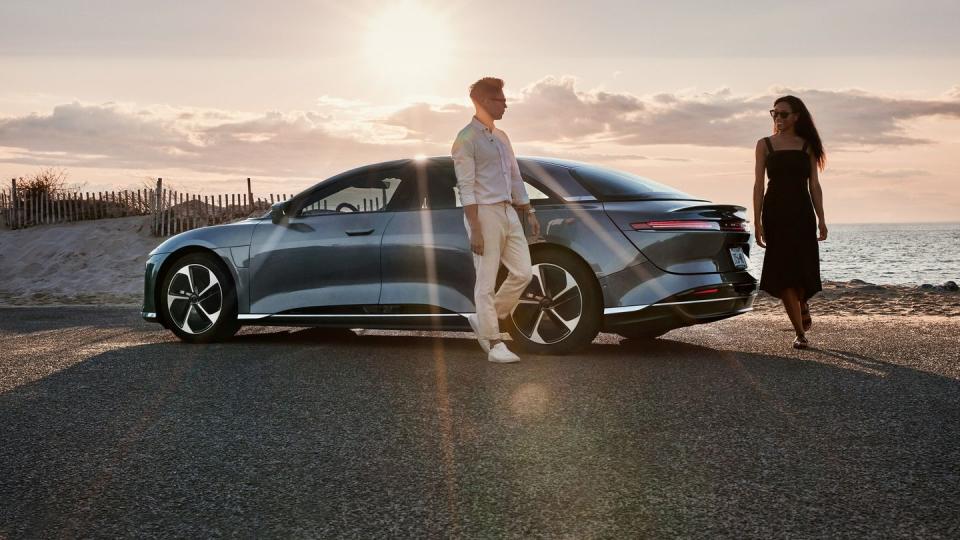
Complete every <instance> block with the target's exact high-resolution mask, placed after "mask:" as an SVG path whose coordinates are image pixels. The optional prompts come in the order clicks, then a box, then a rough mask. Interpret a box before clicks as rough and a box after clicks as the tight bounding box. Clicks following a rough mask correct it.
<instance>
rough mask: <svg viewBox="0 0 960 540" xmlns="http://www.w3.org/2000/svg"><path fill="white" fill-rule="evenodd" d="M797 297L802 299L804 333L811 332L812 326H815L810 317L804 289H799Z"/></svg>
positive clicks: (801, 318) (801, 314)
mask: <svg viewBox="0 0 960 540" xmlns="http://www.w3.org/2000/svg"><path fill="white" fill-rule="evenodd" d="M797 296H798V298H799V299H800V322H801V323H802V324H803V331H804V332H806V331H808V330H810V327H811V326H813V317H811V316H810V306H809V305H808V304H807V301H806V300H805V298H806V294H805V291H804V290H803V289H798V290H797Z"/></svg>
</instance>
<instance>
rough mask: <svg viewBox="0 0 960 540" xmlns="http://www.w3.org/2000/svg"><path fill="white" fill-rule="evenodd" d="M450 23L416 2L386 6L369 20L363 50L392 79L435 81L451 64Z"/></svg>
mask: <svg viewBox="0 0 960 540" xmlns="http://www.w3.org/2000/svg"><path fill="white" fill-rule="evenodd" d="M448 25H449V22H448V21H447V20H446V19H445V18H444V17H443V16H441V15H440V14H439V13H437V12H436V11H433V10H429V9H427V8H425V7H424V6H423V5H421V4H419V3H417V2H409V1H408V2H401V3H398V4H396V5H393V6H390V7H387V8H384V10H383V11H381V12H380V13H378V14H377V15H375V16H373V17H371V18H370V19H369V20H368V23H367V29H366V36H365V38H366V39H365V44H364V45H365V46H364V53H365V56H366V58H367V61H368V62H369V63H370V66H371V67H372V68H373V69H374V70H375V71H376V72H377V73H378V74H379V75H380V76H381V77H385V78H389V79H397V78H399V79H403V80H405V81H411V80H417V81H420V82H421V83H422V82H425V81H431V80H434V79H435V78H436V77H437V76H438V75H439V74H440V73H441V72H442V70H443V69H445V68H446V67H447V66H448V65H449V63H450V57H451V51H450V50H451V47H452V45H453V44H452V40H451V36H450V33H449V31H448V30H447V27H448Z"/></svg>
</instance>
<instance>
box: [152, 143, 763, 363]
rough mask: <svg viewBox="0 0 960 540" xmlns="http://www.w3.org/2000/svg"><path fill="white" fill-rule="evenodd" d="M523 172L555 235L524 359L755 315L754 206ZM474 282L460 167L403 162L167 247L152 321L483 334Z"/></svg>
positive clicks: (514, 321) (557, 170)
mask: <svg viewBox="0 0 960 540" xmlns="http://www.w3.org/2000/svg"><path fill="white" fill-rule="evenodd" d="M519 162H520V170H521V173H522V175H523V178H524V180H525V182H526V188H527V193H528V194H529V195H530V199H531V203H532V204H533V206H534V207H535V208H536V211H537V216H538V219H539V221H540V223H541V227H542V231H541V236H540V237H538V238H534V237H528V240H529V243H530V252H531V256H532V260H533V265H534V269H533V275H534V278H533V280H532V282H531V283H530V286H529V287H528V289H527V290H526V291H525V292H524V294H523V296H522V297H521V300H520V303H519V305H518V306H517V307H516V309H515V310H514V311H513V313H512V314H511V316H510V317H509V319H508V320H506V321H503V323H504V324H503V327H504V328H506V329H507V330H508V331H509V332H510V334H511V336H512V338H513V340H514V341H515V343H517V344H518V345H520V346H521V347H522V348H523V349H525V350H527V351H531V352H535V353H547V354H560V353H565V352H569V351H572V350H574V349H576V348H578V347H581V346H583V345H585V344H588V343H590V342H591V341H592V340H593V338H594V337H595V336H596V335H597V332H599V331H601V330H603V331H608V332H616V333H618V334H621V335H623V336H625V337H628V338H636V339H644V338H654V337H657V336H659V335H661V334H663V333H665V332H668V331H669V330H671V329H674V328H678V327H681V326H686V325H691V324H697V323H705V322H711V321H716V320H719V319H723V318H727V317H731V316H733V315H737V314H740V313H744V312H747V311H750V310H751V309H752V305H753V300H754V297H755V295H756V280H755V279H754V278H753V277H752V276H751V275H750V274H749V273H748V272H747V262H748V259H747V257H748V256H749V250H750V232H749V229H748V227H747V222H746V219H745V209H744V208H743V207H740V206H731V205H720V204H712V203H710V202H709V201H706V200H703V199H700V198H697V197H694V196H691V195H687V194H685V193H682V192H680V191H677V190H675V189H672V188H670V187H668V186H665V185H663V184H659V183H656V182H653V181H651V180H649V179H646V178H643V177H639V176H635V175H632V174H629V173H625V172H622V171H617V170H613V169H608V168H603V167H598V166H595V165H590V164H586V163H579V162H573V161H565V160H558V159H544V158H521V159H520V160H519ZM527 230H528V234H529V227H528V228H527ZM474 278H475V275H474V270H473V260H472V254H471V251H470V243H469V241H468V240H467V234H466V230H465V227H464V220H463V209H462V208H461V207H460V203H459V198H458V196H457V192H456V176H455V174H454V170H453V163H452V161H451V159H450V158H448V157H438V158H429V159H419V160H415V159H407V160H399V161H390V162H386V163H379V164H376V165H369V166H365V167H360V168H358V169H354V170H351V171H348V172H345V173H342V174H339V175H337V176H334V177H332V178H330V179H328V180H325V181H323V182H320V183H318V184H316V185H315V186H313V187H311V188H309V189H307V190H306V191H304V192H302V193H300V194H298V195H296V196H295V197H293V198H292V199H290V200H287V201H284V202H282V203H278V204H276V205H274V206H273V207H272V208H271V211H270V212H269V213H268V214H267V215H264V216H262V217H259V218H254V219H247V220H244V221H241V222H238V223H232V224H228V225H219V226H213V227H205V228H201V229H195V230H191V231H188V232H185V233H183V234H179V235H177V236H174V237H172V238H170V239H168V240H166V241H165V242H163V243H162V244H161V245H160V246H159V247H157V248H156V249H155V250H153V251H152V252H151V253H150V257H149V259H148V260H147V266H146V281H145V287H144V301H143V317H144V318H145V319H146V320H148V321H154V322H158V323H160V324H162V325H163V326H165V327H166V328H169V329H170V330H171V331H173V333H174V334H176V335H177V336H178V337H180V338H181V339H183V340H184V341H188V342H195V343H196V342H208V341H212V340H216V339H224V338H227V337H229V336H231V335H233V334H234V333H235V332H236V331H237V329H238V328H239V327H240V326H241V325H282V326H299V325H307V326H333V327H347V328H383V329H412V330H424V329H435V330H463V331H469V330H470V326H469V324H468V323H467V320H466V315H468V314H470V313H472V312H473V311H474V305H473V286H474Z"/></svg>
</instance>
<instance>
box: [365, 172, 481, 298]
mask: <svg viewBox="0 0 960 540" xmlns="http://www.w3.org/2000/svg"><path fill="white" fill-rule="evenodd" d="M410 171H411V172H410V173H409V174H408V175H407V176H408V178H409V179H410V181H411V182H413V181H415V182H416V187H417V193H418V195H417V197H416V199H415V202H414V204H408V205H405V206H403V207H401V206H399V205H391V206H393V207H394V208H393V209H394V211H393V219H392V220H391V221H390V223H389V225H388V226H387V230H386V232H385V233H384V236H383V242H382V248H381V261H382V268H383V270H382V276H383V277H382V282H383V288H382V290H381V293H380V303H381V305H384V306H392V305H396V306H421V307H426V306H435V307H439V308H441V309H442V310H444V311H450V312H456V313H472V312H473V311H474V306H473V285H474V280H475V273H474V269H473V256H472V254H471V252H470V241H469V240H468V239H467V232H466V228H465V227H464V224H463V208H461V207H460V204H459V202H458V199H457V195H456V192H455V187H456V183H457V180H456V176H455V174H454V171H453V164H452V162H450V160H449V159H437V160H429V161H424V162H416V163H414V164H413V165H412V166H411V168H410Z"/></svg>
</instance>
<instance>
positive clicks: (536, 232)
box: [527, 214, 540, 238]
mask: <svg viewBox="0 0 960 540" xmlns="http://www.w3.org/2000/svg"><path fill="white" fill-rule="evenodd" d="M527 219H528V220H529V221H530V232H531V233H533V236H534V238H540V222H539V221H537V215H536V214H527Z"/></svg>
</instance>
